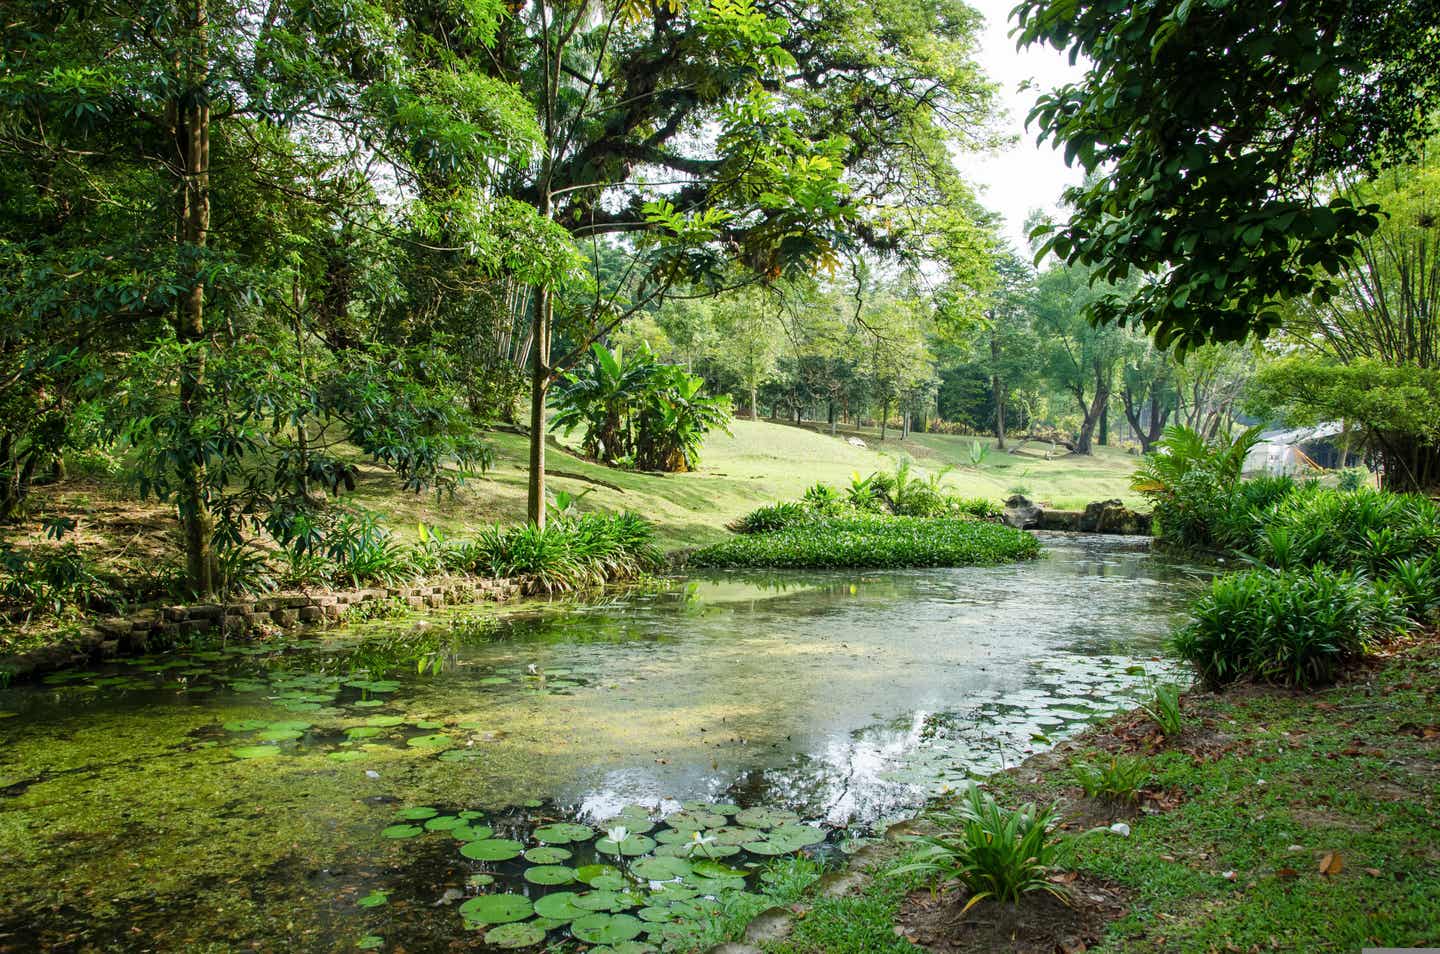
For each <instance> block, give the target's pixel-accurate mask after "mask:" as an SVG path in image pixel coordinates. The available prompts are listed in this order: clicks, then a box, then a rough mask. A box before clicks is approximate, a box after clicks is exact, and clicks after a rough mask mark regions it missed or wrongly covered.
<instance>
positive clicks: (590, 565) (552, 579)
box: [461, 513, 661, 593]
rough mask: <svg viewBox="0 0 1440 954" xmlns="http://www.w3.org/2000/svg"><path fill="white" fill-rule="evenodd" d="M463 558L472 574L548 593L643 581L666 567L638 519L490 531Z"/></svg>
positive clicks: (600, 517)
mask: <svg viewBox="0 0 1440 954" xmlns="http://www.w3.org/2000/svg"><path fill="white" fill-rule="evenodd" d="M461 552H462V553H463V554H464V555H465V558H466V560H467V562H468V565H466V566H465V569H467V570H469V571H471V572H479V573H486V574H490V575H493V576H504V577H519V578H523V579H525V580H527V581H529V582H530V584H531V585H532V586H534V587H535V588H537V589H541V590H544V591H545V592H547V593H557V592H566V591H568V590H575V589H580V588H583V587H587V586H598V585H600V584H602V583H606V582H609V581H612V580H619V579H629V578H632V577H635V576H639V575H640V574H642V573H645V572H647V571H649V570H652V569H654V568H656V567H658V566H659V565H660V562H661V555H660V552H659V550H658V549H657V548H656V547H655V543H654V530H653V528H652V527H651V526H650V524H648V523H647V522H646V521H645V520H644V519H643V518H641V517H639V516H637V515H635V514H632V513H619V514H599V513H587V514H582V515H581V516H579V517H573V518H561V519H555V520H551V521H550V522H549V523H547V524H546V525H545V528H544V529H543V530H542V529H540V528H538V527H536V526H535V525H534V524H524V525H521V526H517V527H508V528H501V527H498V526H496V527H490V528H488V529H486V530H483V531H481V533H480V535H479V536H478V537H476V539H475V540H474V541H472V542H471V543H470V544H468V545H466V546H464V547H463V548H462V550H461Z"/></svg>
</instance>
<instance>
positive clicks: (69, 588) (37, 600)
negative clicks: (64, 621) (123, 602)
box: [0, 542, 116, 615]
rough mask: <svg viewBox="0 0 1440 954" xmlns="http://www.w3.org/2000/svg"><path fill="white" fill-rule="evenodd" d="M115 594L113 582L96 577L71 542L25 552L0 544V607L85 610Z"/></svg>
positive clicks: (97, 575) (104, 601) (78, 548)
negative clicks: (73, 608)
mask: <svg viewBox="0 0 1440 954" xmlns="http://www.w3.org/2000/svg"><path fill="white" fill-rule="evenodd" d="M115 595H116V589H115V586H114V583H113V581H110V580H107V579H105V578H103V577H102V576H100V575H99V574H98V573H97V572H96V571H95V568H94V567H93V566H92V565H91V564H90V562H89V561H88V560H87V559H86V557H85V554H84V553H82V552H81V550H80V547H79V546H78V545H77V544H75V543H74V542H67V543H63V544H61V545H60V546H56V547H44V548H36V549H33V550H30V551H25V552H22V551H19V550H16V549H14V548H12V547H9V546H0V607H3V608H4V609H5V610H6V611H7V612H8V611H12V610H13V611H14V612H16V613H23V614H26V615H28V614H29V613H32V612H35V611H37V610H38V611H40V612H44V613H54V614H59V613H61V612H63V611H64V610H65V609H66V608H69V607H76V608H79V609H82V610H85V609H91V608H94V604H97V603H98V604H100V605H102V606H103V605H105V604H106V603H108V602H109V601H111V600H113V599H114V597H115Z"/></svg>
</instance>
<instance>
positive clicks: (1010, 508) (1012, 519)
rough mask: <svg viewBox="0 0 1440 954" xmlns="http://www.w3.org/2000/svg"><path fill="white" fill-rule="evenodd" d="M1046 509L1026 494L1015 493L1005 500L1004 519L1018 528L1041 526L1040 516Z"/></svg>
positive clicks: (1026, 528) (1027, 528) (1025, 528)
mask: <svg viewBox="0 0 1440 954" xmlns="http://www.w3.org/2000/svg"><path fill="white" fill-rule="evenodd" d="M1044 513H1045V509H1044V508H1043V507H1041V506H1040V505H1039V504H1037V503H1035V502H1034V501H1033V500H1031V499H1030V498H1029V497H1026V496H1025V495H1024V494H1015V495H1014V496H1012V497H1011V498H1010V499H1009V500H1006V501H1005V514H1004V516H1003V517H1002V519H1003V520H1004V521H1005V523H1006V524H1008V525H1009V526H1012V527H1014V528H1015V529H1017V530H1029V529H1030V528H1031V527H1038V526H1040V517H1041V515H1043V514H1044Z"/></svg>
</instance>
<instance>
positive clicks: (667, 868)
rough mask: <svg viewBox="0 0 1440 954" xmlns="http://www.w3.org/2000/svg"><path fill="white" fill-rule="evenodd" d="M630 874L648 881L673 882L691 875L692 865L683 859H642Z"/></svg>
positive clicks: (633, 866) (636, 863) (632, 867)
mask: <svg viewBox="0 0 1440 954" xmlns="http://www.w3.org/2000/svg"><path fill="white" fill-rule="evenodd" d="M630 872H631V874H633V875H635V877H637V878H644V879H645V880H646V881H673V880H674V879H676V878H683V877H685V876H686V875H688V874H689V873H690V863H689V862H688V861H685V860H684V859H681V858H642V859H640V860H639V861H637V862H635V864H634V865H632V866H631V868H630Z"/></svg>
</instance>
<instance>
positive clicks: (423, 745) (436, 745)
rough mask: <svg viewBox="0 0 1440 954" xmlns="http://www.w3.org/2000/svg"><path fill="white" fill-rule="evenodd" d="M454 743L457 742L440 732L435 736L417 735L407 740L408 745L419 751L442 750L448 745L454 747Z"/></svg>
mask: <svg viewBox="0 0 1440 954" xmlns="http://www.w3.org/2000/svg"><path fill="white" fill-rule="evenodd" d="M454 742H455V740H454V739H452V738H451V737H450V736H448V735H445V734H443V733H439V732H437V733H435V734H434V735H417V736H414V737H413V738H409V739H406V740H405V744H406V745H410V746H413V747H414V748H417V749H441V748H444V747H445V746H447V745H453V744H454Z"/></svg>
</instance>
